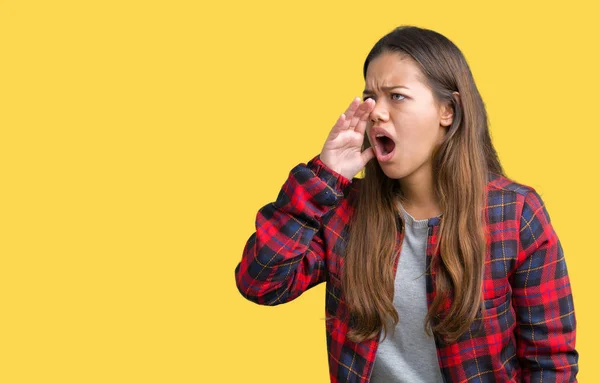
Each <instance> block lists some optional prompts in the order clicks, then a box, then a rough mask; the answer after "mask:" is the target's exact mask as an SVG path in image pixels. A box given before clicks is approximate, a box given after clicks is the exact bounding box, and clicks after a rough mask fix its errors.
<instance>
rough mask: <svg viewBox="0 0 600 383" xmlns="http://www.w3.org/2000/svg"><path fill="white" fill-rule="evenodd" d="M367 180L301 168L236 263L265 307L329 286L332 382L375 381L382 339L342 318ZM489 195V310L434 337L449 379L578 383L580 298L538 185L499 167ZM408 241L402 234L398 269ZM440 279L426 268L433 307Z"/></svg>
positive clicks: (432, 231) (245, 290)
mask: <svg viewBox="0 0 600 383" xmlns="http://www.w3.org/2000/svg"><path fill="white" fill-rule="evenodd" d="M361 181H362V180H361V179H359V178H354V179H352V180H349V179H347V178H345V177H343V176H341V175H340V174H338V173H336V172H334V171H333V170H331V169H329V168H328V167H327V166H326V165H324V164H323V163H322V162H321V161H320V159H319V156H316V157H314V158H313V159H311V160H310V161H309V162H308V163H307V164H299V165H297V166H296V167H294V169H293V170H292V171H291V172H290V174H289V177H288V179H287V181H286V182H285V183H284V185H283V187H282V189H281V191H280V193H279V195H278V197H277V200H276V201H275V202H273V203H269V204H268V205H266V206H264V207H262V208H261V209H260V210H259V212H258V214H257V218H256V232H255V233H253V234H252V235H251V236H250V238H249V239H248V241H247V243H246V246H245V247H244V250H243V254H242V259H241V262H240V263H239V264H238V265H237V266H236V268H235V278H236V284H237V287H238V289H239V291H240V293H241V294H242V295H243V296H244V297H245V298H247V299H249V300H251V301H253V302H256V303H258V304H261V305H278V304H281V303H285V302H288V301H291V300H293V299H295V298H297V297H298V296H299V295H300V294H302V293H303V292H304V291H306V290H307V289H310V288H311V287H313V286H315V285H317V284H319V283H321V282H326V300H325V301H326V305H325V306H326V307H325V312H326V316H327V318H328V320H327V321H325V323H326V324H325V327H326V340H327V348H328V355H329V371H330V378H331V381H332V382H334V383H337V382H356V383H359V382H360V383H366V382H369V379H370V375H371V371H372V368H373V364H374V360H375V354H376V352H377V346H378V339H379V337H377V339H373V340H367V341H364V342H362V343H354V342H352V341H350V340H349V339H347V336H346V335H347V332H348V326H349V324H348V323H347V322H344V321H343V320H341V319H339V318H344V317H346V315H345V314H347V313H348V311H347V306H346V305H345V304H344V297H343V296H342V294H341V288H340V287H341V286H340V268H341V267H343V256H342V254H343V249H344V245H345V241H346V239H347V223H348V220H349V217H350V216H351V215H352V213H353V207H352V206H353V205H352V202H353V201H354V200H355V198H356V193H357V192H358V190H359V186H360V182H361ZM487 191H488V207H487V213H488V221H489V227H488V230H489V235H488V240H487V243H488V247H487V249H488V250H487V252H486V263H485V276H484V283H483V296H484V297H483V298H484V307H485V308H484V310H480V314H479V315H478V317H477V320H476V321H475V322H474V323H473V324H472V325H471V328H470V329H469V330H468V331H466V332H465V333H464V334H463V335H462V336H461V338H459V339H458V341H457V342H455V343H453V344H441V343H439V341H437V340H436V345H437V356H438V362H439V366H440V369H441V372H442V375H443V377H444V381H445V382H576V381H577V380H576V375H577V372H578V364H577V363H578V353H577V351H576V350H575V327H576V320H575V312H574V307H573V298H572V295H571V287H570V284H569V277H568V274H567V267H566V264H565V258H564V254H563V250H562V247H561V244H560V241H559V239H558V237H557V235H556V233H555V231H554V229H553V227H552V225H551V223H550V216H549V215H548V212H547V211H546V208H545V206H544V203H543V201H542V199H541V197H540V196H539V195H538V194H537V192H536V191H535V189H533V188H531V187H528V186H525V185H522V184H518V183H515V182H514V181H511V180H509V179H507V178H505V177H502V176H500V175H498V174H495V173H489V182H488V185H487ZM398 219H400V218H398ZM442 219H443V216H441V217H435V218H431V219H429V231H428V241H427V250H426V256H427V265H428V266H429V264H430V263H431V259H432V257H434V256H436V254H434V247H435V244H436V242H437V240H438V230H439V224H440V221H441V220H442ZM399 227H400V226H399ZM402 239H403V232H402V231H399V232H398V235H397V251H398V255H397V256H396V265H397V264H398V257H399V254H400V251H399V249H400V246H401V244H402ZM438 251H439V250H438ZM434 283H435V272H433V273H427V274H426V286H427V304H428V306H429V305H430V304H431V302H432V300H433V298H434V294H435V291H434V286H435V285H434ZM450 299H451V298H450ZM479 325H482V326H481V327H480V326H479Z"/></svg>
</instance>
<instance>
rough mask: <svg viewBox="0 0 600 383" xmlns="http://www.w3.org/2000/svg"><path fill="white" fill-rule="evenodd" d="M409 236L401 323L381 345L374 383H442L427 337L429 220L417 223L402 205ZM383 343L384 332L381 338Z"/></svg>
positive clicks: (402, 269) (403, 255) (399, 285)
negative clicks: (425, 329)
mask: <svg viewBox="0 0 600 383" xmlns="http://www.w3.org/2000/svg"><path fill="white" fill-rule="evenodd" d="M398 206H399V208H400V211H401V213H402V214H403V216H404V221H405V232H404V240H403V242H402V250H401V252H400V260H399V261H398V268H397V271H396V278H395V281H394V290H395V293H394V307H395V308H396V310H397V311H398V316H399V318H400V321H399V322H398V325H397V326H396V327H395V331H394V332H393V333H392V332H390V333H389V334H388V336H387V338H386V339H385V340H384V341H382V342H380V344H379V347H378V349H377V353H376V356H375V365H374V366H373V372H372V373H371V382H372V383H383V382H385V383H406V382H410V383H418V382H424V383H425V382H426V383H432V382H442V381H443V379H442V375H441V371H440V368H439V364H438V359H437V351H436V347H435V341H434V339H433V338H432V337H429V336H427V334H425V331H424V329H423V321H424V319H425V314H426V313H427V294H426V287H425V258H426V255H425V254H426V253H425V250H426V246H427V235H428V226H427V221H428V220H427V219H421V220H416V219H414V218H413V217H412V216H411V215H410V214H408V213H407V212H406V210H404V208H403V207H402V205H401V204H400V203H399V204H398ZM381 339H383V331H382V332H381V338H380V340H381Z"/></svg>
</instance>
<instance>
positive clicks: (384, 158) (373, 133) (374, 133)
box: [370, 126, 398, 162]
mask: <svg viewBox="0 0 600 383" xmlns="http://www.w3.org/2000/svg"><path fill="white" fill-rule="evenodd" d="M378 134H381V135H384V136H386V137H387V138H389V139H390V140H392V141H394V144H395V145H394V150H392V151H391V152H390V153H388V154H386V155H384V154H382V153H381V150H380V148H379V146H377V135H378ZM370 137H371V143H372V145H373V146H374V148H373V149H374V150H375V156H376V157H377V160H378V161H379V162H387V161H389V160H391V159H392V157H394V154H396V146H398V145H397V144H396V140H394V138H393V137H392V135H391V134H390V133H388V132H387V131H386V130H384V129H383V128H380V127H378V126H377V127H375V126H374V127H372V128H371V131H370Z"/></svg>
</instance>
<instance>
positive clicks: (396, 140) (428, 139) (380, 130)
mask: <svg viewBox="0 0 600 383" xmlns="http://www.w3.org/2000/svg"><path fill="white" fill-rule="evenodd" d="M363 97H364V98H365V99H367V98H372V99H373V100H374V101H375V106H374V107H373V110H372V112H371V115H370V121H369V122H368V124H367V130H366V134H367V137H368V140H369V142H370V143H371V146H372V147H373V149H374V150H375V154H376V159H377V161H378V162H379V165H380V166H381V168H382V170H383V172H384V173H385V174H386V175H387V176H388V177H390V178H393V179H401V178H405V177H408V176H411V175H413V174H416V173H424V172H431V165H432V162H431V155H432V152H433V150H434V149H435V147H436V146H437V145H438V144H439V143H440V142H441V139H442V138H443V137H444V134H445V133H446V130H447V127H448V126H450V125H451V123H452V114H451V112H452V109H451V108H450V107H449V106H445V107H440V106H438V105H437V104H436V102H435V99H434V96H433V93H432V91H431V89H430V88H429V87H428V85H427V84H426V83H425V77H424V75H423V73H422V72H421V70H420V68H419V66H418V64H417V63H416V62H415V61H414V60H413V59H412V58H411V57H408V56H401V55H400V54H399V53H397V52H387V53H382V54H380V55H379V56H378V57H377V58H375V59H374V60H373V61H371V62H370V63H369V67H368V69H367V75H366V79H365V92H364V93H363ZM376 136H380V137H379V138H377V137H376ZM381 136H387V137H381Z"/></svg>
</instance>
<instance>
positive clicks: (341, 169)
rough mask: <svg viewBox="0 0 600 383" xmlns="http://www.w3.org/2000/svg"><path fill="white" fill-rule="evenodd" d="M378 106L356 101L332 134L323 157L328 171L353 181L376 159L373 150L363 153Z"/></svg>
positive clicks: (326, 143) (369, 149)
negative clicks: (373, 112) (370, 118)
mask: <svg viewBox="0 0 600 383" xmlns="http://www.w3.org/2000/svg"><path fill="white" fill-rule="evenodd" d="M374 106H375V101H373V99H371V98H368V99H367V100H366V101H365V102H363V103H362V104H361V101H360V98H358V97H356V98H355V99H354V100H353V101H352V103H351V104H350V106H349V107H348V109H347V110H346V111H345V112H344V113H343V114H342V115H341V116H340V118H338V120H337V122H336V124H335V125H334V126H333V128H332V129H331V132H329V136H328V137H327V141H325V144H324V145H323V149H322V150H321V154H320V155H319V157H320V159H321V161H322V162H323V163H324V164H325V165H327V167H329V168H330V169H332V170H334V171H335V172H337V173H339V174H341V175H343V176H344V177H346V178H348V179H350V180H351V179H352V178H353V177H354V176H355V175H356V174H358V172H360V171H361V170H362V169H363V168H364V167H365V166H366V165H367V163H368V162H369V161H370V160H371V159H373V158H374V157H375V152H374V151H373V148H371V147H370V148H368V149H366V150H365V151H364V152H362V153H361V149H362V144H363V141H364V137H365V129H366V128H367V120H368V118H369V115H370V114H371V111H372V110H373V107H374Z"/></svg>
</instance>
